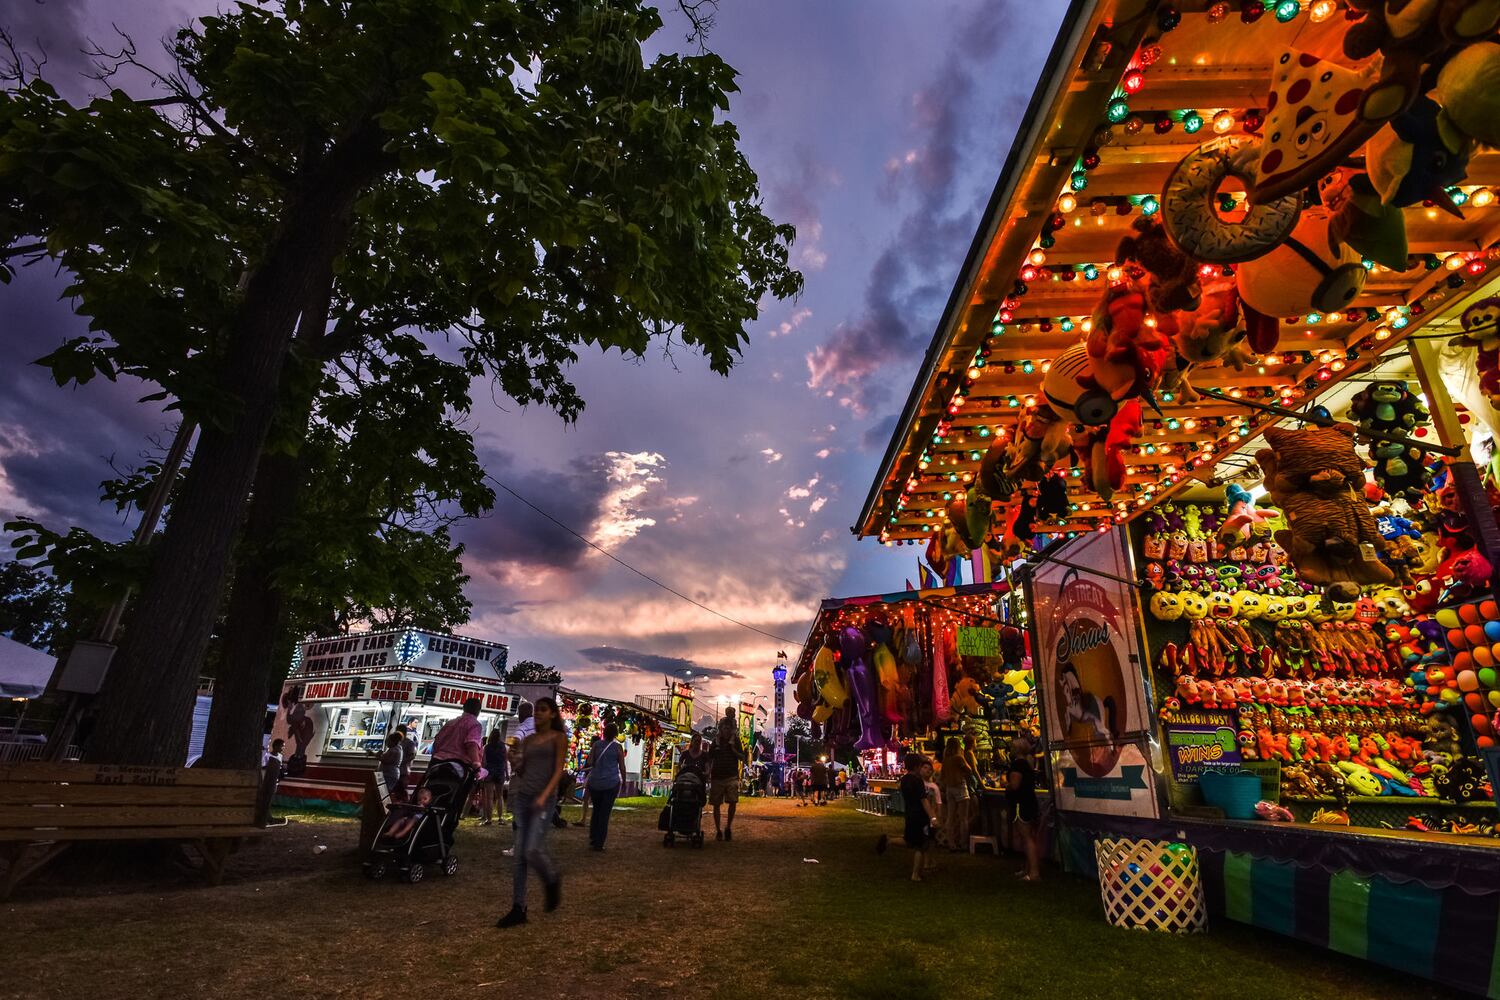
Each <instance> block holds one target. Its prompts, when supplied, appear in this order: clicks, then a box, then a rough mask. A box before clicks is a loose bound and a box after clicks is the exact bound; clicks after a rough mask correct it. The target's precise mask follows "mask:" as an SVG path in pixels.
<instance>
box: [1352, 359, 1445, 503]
mask: <svg viewBox="0 0 1500 1000" xmlns="http://www.w3.org/2000/svg"><path fill="white" fill-rule="evenodd" d="M1349 417H1350V419H1351V420H1355V421H1357V422H1358V423H1359V427H1360V430H1362V431H1366V432H1369V431H1377V432H1381V433H1385V434H1401V435H1410V434H1411V433H1412V431H1414V430H1415V429H1416V428H1417V427H1418V426H1420V425H1422V424H1425V423H1427V420H1428V413H1427V407H1425V406H1423V405H1422V401H1421V400H1420V399H1418V398H1417V397H1416V396H1415V395H1414V394H1413V393H1412V391H1411V390H1410V389H1409V388H1407V386H1406V383H1405V382H1375V383H1373V384H1371V385H1369V386H1367V387H1366V388H1364V389H1362V390H1360V391H1359V392H1358V393H1356V394H1355V396H1354V398H1353V399H1351V400H1350V401H1349ZM1370 458H1371V460H1372V461H1373V462H1374V465H1375V481H1376V482H1377V483H1379V484H1380V486H1381V488H1382V489H1383V490H1385V492H1386V494H1387V495H1389V496H1391V497H1400V498H1405V499H1407V500H1412V501H1419V500H1420V499H1421V497H1422V494H1423V493H1425V492H1426V490H1427V484H1428V480H1429V478H1430V477H1429V476H1428V473H1427V462H1428V457H1427V453H1426V452H1424V451H1423V450H1422V449H1420V448H1418V447H1416V446H1415V445H1403V444H1400V443H1398V442H1394V441H1379V440H1373V439H1372V440H1371V442H1370Z"/></svg>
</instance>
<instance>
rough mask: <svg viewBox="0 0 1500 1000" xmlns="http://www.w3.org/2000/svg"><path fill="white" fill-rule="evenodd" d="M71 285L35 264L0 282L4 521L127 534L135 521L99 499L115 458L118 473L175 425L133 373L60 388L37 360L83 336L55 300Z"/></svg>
mask: <svg viewBox="0 0 1500 1000" xmlns="http://www.w3.org/2000/svg"><path fill="white" fill-rule="evenodd" d="M65 284H66V279H65V278H64V277H62V276H60V275H56V274H54V273H52V272H50V271H48V270H44V266H42V265H38V266H34V267H29V268H22V269H21V272H20V274H18V275H17V276H16V278H15V280H14V281H12V282H11V284H10V285H8V286H5V287H3V288H0V315H3V317H4V324H3V327H0V329H3V331H4V333H5V339H4V341H3V342H0V350H3V352H4V353H3V358H4V361H3V363H0V521H4V520H9V519H10V518H12V517H14V516H16V515H19V514H26V515H30V516H32V517H36V518H38V519H39V520H41V521H43V522H44V523H46V524H47V525H48V526H49V527H53V528H68V527H70V526H73V525H77V526H79V527H82V528H86V529H88V530H89V531H92V532H94V533H96V534H98V535H100V536H102V537H106V538H121V537H123V536H124V535H126V534H128V531H129V525H127V524H126V523H125V519H124V518H122V517H121V516H120V515H119V514H117V513H116V512H115V510H114V508H113V507H112V506H106V505H103V504H101V503H100V502H99V483H100V482H102V481H103V480H106V479H112V478H114V476H115V474H116V473H115V470H114V468H113V467H112V466H111V462H113V463H114V464H115V465H116V466H118V467H119V468H121V469H122V470H123V469H125V468H128V467H131V466H134V465H138V464H140V462H141V460H142V458H143V453H145V452H147V451H149V450H151V447H152V446H151V440H150V439H151V438H153V437H157V438H159V439H169V438H170V436H171V433H172V430H173V429H174V427H175V424H176V421H175V419H174V418H173V417H172V416H171V415H170V414H166V413H164V412H163V411H162V409H161V404H160V403H150V404H143V403H140V402H138V400H139V399H140V397H142V396H144V395H146V394H147V393H149V392H151V391H152V387H149V386H147V385H145V384H144V383H141V382H138V381H136V380H134V379H129V378H122V379H121V380H120V381H118V382H110V381H108V380H106V379H103V378H95V379H94V380H93V381H91V382H89V383H88V384H87V385H83V386H76V387H75V386H69V387H67V388H59V387H58V385H57V383H56V382H54V381H53V379H52V375H51V373H50V372H49V371H48V370H47V369H46V368H43V367H41V366H40V365H35V364H32V363H31V362H32V361H34V360H35V359H37V358H39V357H41V356H43V355H45V354H48V353H50V352H51V351H53V350H54V349H56V348H57V347H58V346H59V345H60V344H62V342H63V341H64V340H66V339H67V338H68V337H72V336H81V335H83V334H84V333H86V332H87V322H86V321H85V320H83V319H81V318H79V317H77V316H75V315H73V313H72V310H71V308H70V307H69V305H68V304H67V303H66V302H63V301H59V298H58V297H59V295H60V294H61V292H62V289H63V287H64V286H65ZM157 453H158V454H160V450H158V452H157Z"/></svg>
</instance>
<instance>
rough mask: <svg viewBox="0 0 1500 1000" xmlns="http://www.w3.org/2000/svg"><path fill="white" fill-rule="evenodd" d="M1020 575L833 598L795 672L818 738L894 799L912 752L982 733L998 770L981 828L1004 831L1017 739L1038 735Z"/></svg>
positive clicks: (984, 754) (804, 713)
mask: <svg viewBox="0 0 1500 1000" xmlns="http://www.w3.org/2000/svg"><path fill="white" fill-rule="evenodd" d="M1017 597H1018V593H1017V591H1016V590H1015V589H1014V587H1013V586H1012V584H1011V582H1010V581H1008V580H999V581H991V582H988V583H979V584H968V585H960V586H953V587H943V588H936V589H930V590H911V591H903V592H900V593H894V594H878V595H873V596H869V597H853V598H830V599H828V600H825V601H824V602H823V603H822V606H821V607H820V608H819V609H818V615H817V618H816V619H815V620H814V621H813V624H812V628H811V629H810V630H809V631H808V637H807V642H806V643H804V645H803V647H802V653H801V655H800V656H799V658H798V660H797V663H796V665H795V668H794V671H793V674H792V687H793V692H794V696H795V699H796V712H797V715H799V716H800V717H802V718H804V719H807V720H809V721H811V722H812V724H813V732H814V735H815V736H816V737H819V738H821V739H823V740H824V741H825V742H826V743H828V744H829V745H830V746H833V747H841V746H843V747H852V749H853V750H854V752H855V753H856V754H857V755H858V757H859V760H860V767H861V770H863V771H864V772H865V773H866V774H867V775H869V776H870V780H869V790H870V791H871V792H872V793H876V794H884V795H887V796H888V797H889V800H888V801H887V802H885V803H882V806H881V808H880V809H879V810H878V811H881V812H885V811H892V810H896V811H899V808H900V803H899V801H896V798H895V796H894V792H895V788H896V784H897V781H898V780H899V778H900V776H901V771H902V760H903V758H904V757H905V755H906V754H907V753H909V752H913V751H915V752H917V753H922V754H925V755H927V756H928V757H931V758H932V759H934V760H940V759H941V758H942V754H943V746H944V744H945V742H946V740H947V738H948V737H950V736H957V737H960V738H962V737H964V736H970V735H972V736H973V737H974V738H975V745H976V747H977V750H978V756H979V759H980V769H981V771H982V772H984V773H985V774H986V776H987V782H986V784H987V786H988V789H989V790H987V791H986V793H985V795H984V807H983V809H982V812H981V817H980V819H981V821H982V822H981V829H982V830H983V831H984V832H985V833H987V834H989V833H993V832H994V830H995V829H997V828H998V825H999V823H998V816H999V813H1000V812H1001V804H1002V801H1003V794H1002V793H1001V792H1000V791H999V788H1000V784H1001V780H1000V776H1001V775H1003V774H1004V772H1005V764H1006V763H1007V762H1008V759H1009V747H1010V741H1011V739H1012V738H1013V737H1014V736H1016V735H1017V734H1020V733H1025V734H1027V735H1031V736H1034V735H1035V734H1036V733H1037V732H1038V731H1039V730H1038V729H1037V713H1036V699H1035V696H1034V685H1033V683H1032V673H1031V655H1030V651H1029V649H1028V647H1027V639H1026V632H1025V628H1026V617H1025V614H1024V610H1023V605H1022V604H1021V602H1020V601H1019V600H1017V599H1016V598H1017Z"/></svg>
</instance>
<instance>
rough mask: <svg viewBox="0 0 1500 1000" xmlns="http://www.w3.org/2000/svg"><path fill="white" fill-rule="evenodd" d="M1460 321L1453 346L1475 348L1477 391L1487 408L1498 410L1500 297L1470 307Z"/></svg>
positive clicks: (1481, 301)
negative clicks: (1459, 332) (1482, 395)
mask: <svg viewBox="0 0 1500 1000" xmlns="http://www.w3.org/2000/svg"><path fill="white" fill-rule="evenodd" d="M1461 322H1462V324H1463V328H1464V332H1463V333H1461V334H1459V335H1458V336H1457V337H1454V338H1453V341H1452V343H1453V344H1454V345H1455V346H1458V347H1473V348H1475V349H1476V351H1477V353H1476V355H1475V357H1474V367H1475V369H1476V370H1477V371H1478V373H1479V389H1480V391H1481V392H1483V393H1484V395H1485V398H1486V399H1488V400H1489V401H1490V406H1492V407H1493V408H1494V409H1496V410H1500V296H1496V295H1492V296H1490V297H1489V298H1487V299H1481V300H1480V301H1478V302H1476V303H1474V304H1473V305H1471V306H1469V308H1467V309H1465V310H1464V314H1463V317H1462V319H1461Z"/></svg>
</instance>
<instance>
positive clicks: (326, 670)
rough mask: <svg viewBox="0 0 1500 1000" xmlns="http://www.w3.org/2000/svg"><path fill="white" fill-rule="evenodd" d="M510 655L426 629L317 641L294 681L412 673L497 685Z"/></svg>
mask: <svg viewBox="0 0 1500 1000" xmlns="http://www.w3.org/2000/svg"><path fill="white" fill-rule="evenodd" d="M509 655H510V651H509V649H507V648H506V647H505V646H503V645H501V644H500V643H497V642H487V641H485V640H483V639H469V638H466V637H464V636H456V635H443V634H441V633H438V632H427V631H424V630H422V629H396V630H392V631H388V632H365V633H361V634H357V635H345V636H335V637H334V638H331V639H314V640H313V641H312V642H304V643H302V644H300V645H299V646H298V647H297V650H296V653H295V654H294V655H293V657H292V674H293V676H296V677H316V676H320V675H321V676H328V675H330V674H359V673H376V672H381V671H394V670H401V669H406V670H414V671H429V672H433V673H448V674H468V675H470V676H472V677H473V678H474V679H475V680H476V681H491V682H494V683H499V682H500V679H501V677H502V675H503V674H504V672H505V664H506V661H507V659H508V658H509Z"/></svg>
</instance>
